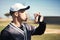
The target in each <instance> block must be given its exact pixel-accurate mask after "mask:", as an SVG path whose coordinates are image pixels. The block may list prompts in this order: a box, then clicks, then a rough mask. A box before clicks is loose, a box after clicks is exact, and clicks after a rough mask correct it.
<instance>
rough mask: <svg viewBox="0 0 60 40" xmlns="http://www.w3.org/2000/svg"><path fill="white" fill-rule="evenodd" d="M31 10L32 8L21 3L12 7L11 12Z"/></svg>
mask: <svg viewBox="0 0 60 40" xmlns="http://www.w3.org/2000/svg"><path fill="white" fill-rule="evenodd" d="M29 8H30V6H25V5H23V4H21V3H16V4H14V5H12V6H11V7H10V11H18V10H21V9H24V10H27V9H29Z"/></svg>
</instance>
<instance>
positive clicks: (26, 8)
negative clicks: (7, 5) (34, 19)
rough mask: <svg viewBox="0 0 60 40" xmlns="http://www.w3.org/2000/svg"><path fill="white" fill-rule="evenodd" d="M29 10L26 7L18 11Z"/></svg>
mask: <svg viewBox="0 0 60 40" xmlns="http://www.w3.org/2000/svg"><path fill="white" fill-rule="evenodd" d="M29 8H30V6H27V7H25V8H23V9H20V10H28V9H29ZM20 10H19V11H20Z"/></svg>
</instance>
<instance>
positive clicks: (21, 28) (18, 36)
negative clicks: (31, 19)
mask: <svg viewBox="0 0 60 40" xmlns="http://www.w3.org/2000/svg"><path fill="white" fill-rule="evenodd" d="M29 8H30V6H24V5H23V4H20V3H16V4H14V5H12V6H11V8H10V15H11V16H12V19H13V20H12V22H11V23H10V24H8V25H7V27H5V28H4V29H3V30H2V31H1V40H31V35H42V34H43V33H44V31H45V28H46V24H45V23H44V21H43V18H42V16H41V15H40V14H35V18H36V19H35V21H36V22H38V23H39V26H38V27H34V26H31V25H29V24H27V23H23V22H24V21H27V15H26V12H25V11H26V10H27V9H29ZM40 16H41V17H40Z"/></svg>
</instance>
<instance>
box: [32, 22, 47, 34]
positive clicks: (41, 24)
mask: <svg viewBox="0 0 60 40" xmlns="http://www.w3.org/2000/svg"><path fill="white" fill-rule="evenodd" d="M45 29H46V23H44V22H39V26H38V27H37V28H35V27H33V26H31V34H32V35H41V34H43V33H44V32H45Z"/></svg>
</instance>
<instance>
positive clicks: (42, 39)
mask: <svg viewBox="0 0 60 40" xmlns="http://www.w3.org/2000/svg"><path fill="white" fill-rule="evenodd" d="M15 3H22V4H24V5H27V6H28V5H29V6H30V9H29V10H27V14H28V17H29V19H28V21H27V23H28V24H31V25H33V26H38V24H36V23H34V13H38V12H40V14H41V15H43V16H44V21H45V22H46V23H47V25H46V26H47V28H46V31H45V33H44V34H43V35H37V36H36V35H34V36H32V37H31V38H32V39H31V40H60V0H0V32H1V31H2V30H3V28H5V27H6V26H7V25H8V24H9V23H10V22H11V20H12V19H11V16H10V14H9V9H10V6H11V5H13V4H15Z"/></svg>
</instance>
